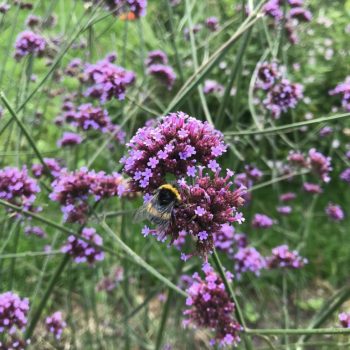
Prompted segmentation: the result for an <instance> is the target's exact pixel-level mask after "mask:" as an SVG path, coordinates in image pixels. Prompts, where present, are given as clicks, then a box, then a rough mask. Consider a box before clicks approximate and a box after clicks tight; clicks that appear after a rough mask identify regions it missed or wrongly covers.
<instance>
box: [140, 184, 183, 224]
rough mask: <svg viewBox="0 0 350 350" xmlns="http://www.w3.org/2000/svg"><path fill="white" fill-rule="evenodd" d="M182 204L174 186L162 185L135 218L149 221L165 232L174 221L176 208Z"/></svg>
mask: <svg viewBox="0 0 350 350" xmlns="http://www.w3.org/2000/svg"><path fill="white" fill-rule="evenodd" d="M180 203H181V196H180V193H179V191H178V190H177V189H176V188H175V187H174V186H173V185H170V184H165V185H161V186H160V187H159V188H158V189H157V190H156V191H155V193H154V195H153V197H152V198H151V200H150V201H149V202H147V203H145V204H144V205H143V206H142V207H141V208H140V209H139V211H138V212H137V213H136V216H135V218H136V220H137V221H140V220H144V219H148V220H150V221H151V222H152V223H153V224H155V225H157V226H158V227H159V228H160V229H161V230H162V231H164V230H166V228H167V227H168V225H169V224H170V223H171V221H172V219H173V210H174V208H175V207H177V206H178V205H179V204H180Z"/></svg>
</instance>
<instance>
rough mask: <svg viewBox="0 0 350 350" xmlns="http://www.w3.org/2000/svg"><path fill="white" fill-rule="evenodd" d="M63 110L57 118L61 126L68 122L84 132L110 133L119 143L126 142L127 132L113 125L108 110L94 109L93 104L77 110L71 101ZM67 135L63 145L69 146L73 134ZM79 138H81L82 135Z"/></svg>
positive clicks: (82, 106) (65, 104)
mask: <svg viewBox="0 0 350 350" xmlns="http://www.w3.org/2000/svg"><path fill="white" fill-rule="evenodd" d="M63 109H64V112H63V114H62V115H60V116H59V117H57V118H56V121H59V123H60V125H62V124H63V122H66V123H68V124H70V125H72V126H74V127H76V128H78V129H80V130H82V131H89V130H98V131H100V132H102V133H107V132H108V133H111V134H113V135H114V136H115V139H116V141H118V142H119V143H124V142H125V132H124V131H123V130H122V129H121V127H120V126H119V125H116V124H113V123H112V121H111V119H110V117H109V115H108V111H107V110H106V109H103V108H101V107H94V106H93V105H92V104H91V103H86V104H82V105H80V106H79V107H78V108H75V106H74V105H73V104H72V103H71V102H70V101H66V102H65V103H64V108H63ZM67 134H68V137H66V141H65V142H63V143H64V144H67V145H69V144H70V143H69V138H70V137H71V136H69V135H72V134H71V133H66V135H67ZM73 135H76V134H73ZM78 136H79V138H81V136H80V135H78ZM73 139H74V136H73ZM79 143H80V142H79Z"/></svg>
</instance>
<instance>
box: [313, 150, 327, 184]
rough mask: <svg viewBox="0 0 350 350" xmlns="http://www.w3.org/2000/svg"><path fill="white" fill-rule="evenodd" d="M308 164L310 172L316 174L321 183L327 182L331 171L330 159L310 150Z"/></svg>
mask: <svg viewBox="0 0 350 350" xmlns="http://www.w3.org/2000/svg"><path fill="white" fill-rule="evenodd" d="M308 163H309V164H310V168H311V169H312V171H313V172H314V173H315V174H317V175H318V176H319V177H320V178H321V179H322V181H324V182H329V181H330V177H329V173H330V172H331V171H332V166H331V158H330V157H326V156H324V155H323V154H322V153H321V152H318V151H316V149H314V148H312V149H310V151H309V158H308Z"/></svg>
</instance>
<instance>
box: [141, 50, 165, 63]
mask: <svg viewBox="0 0 350 350" xmlns="http://www.w3.org/2000/svg"><path fill="white" fill-rule="evenodd" d="M153 64H168V56H167V54H166V53H165V52H163V51H161V50H154V51H150V52H149V53H148V55H147V58H146V60H145V65H146V66H147V67H149V66H152V65H153Z"/></svg>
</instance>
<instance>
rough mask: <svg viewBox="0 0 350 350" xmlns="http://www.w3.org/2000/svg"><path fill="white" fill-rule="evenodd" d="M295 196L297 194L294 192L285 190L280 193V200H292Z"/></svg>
mask: <svg viewBox="0 0 350 350" xmlns="http://www.w3.org/2000/svg"><path fill="white" fill-rule="evenodd" d="M296 197H297V195H296V194H295V193H294V192H286V193H282V194H281V195H280V201H281V202H290V201H292V200H294V199H295V198H296Z"/></svg>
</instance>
